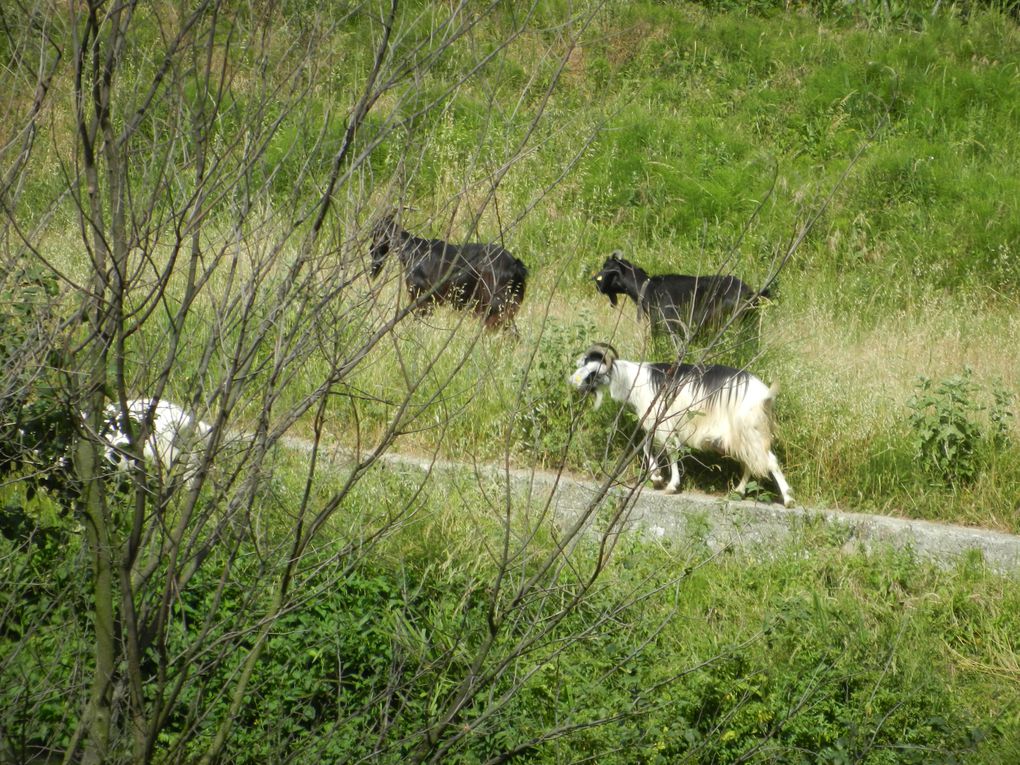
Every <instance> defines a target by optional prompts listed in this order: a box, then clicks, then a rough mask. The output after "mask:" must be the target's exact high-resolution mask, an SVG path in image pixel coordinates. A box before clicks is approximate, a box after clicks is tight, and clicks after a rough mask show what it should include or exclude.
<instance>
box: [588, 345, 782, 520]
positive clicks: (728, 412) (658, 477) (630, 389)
mask: <svg viewBox="0 0 1020 765" xmlns="http://www.w3.org/2000/svg"><path fill="white" fill-rule="evenodd" d="M570 382H571V384H572V385H573V386H574V387H575V388H577V389H578V390H579V391H581V392H582V393H594V394H595V406H596V407H598V406H599V405H600V404H601V403H602V396H603V391H604V390H605V389H606V388H608V389H609V395H610V396H612V398H613V400H614V401H620V402H623V403H626V404H628V405H630V407H631V408H632V409H634V411H635V413H636V414H637V416H638V418H639V422H640V424H641V427H642V428H643V429H644V431H645V432H646V434H647V437H646V438H645V443H644V454H645V459H646V460H647V461H648V465H649V468H651V470H652V475H651V477H652V483H653V484H654V485H655V487H656V488H662V484H663V478H662V474H661V473H660V472H659V467H658V464H657V462H656V460H655V458H654V456H653V454H652V442H653V441H654V442H655V443H656V444H658V445H660V446H662V447H663V448H664V449H665V451H666V453H667V456H669V449H670V448H671V447H672V448H675V449H679V448H680V447H683V446H688V447H690V448H692V449H698V450H702V451H711V452H716V453H718V454H722V455H725V456H728V457H732V458H733V459H735V460H737V461H738V462H739V463H740V464H741V466H742V467H743V470H744V472H743V475H742V476H741V479H740V483H739V484H738V486H737V489H736V490H737V492H739V493H740V494H744V493H745V491H746V489H747V482H748V479H750V478H751V476H755V477H756V478H760V477H764V476H765V475H767V474H769V473H771V474H772V477H773V478H774V479H775V481H776V484H777V485H778V487H779V492H780V494H782V497H783V504H784V505H785V506H786V507H792V506H793V494H792V493H791V491H790V485H789V484H788V483H787V482H786V478H785V477H784V476H783V471H782V470H781V469H780V467H779V460H777V459H776V455H775V454H774V453H773V452H772V423H771V417H770V415H771V410H772V402H773V400H774V399H775V397H776V393H777V392H778V391H777V388H776V387H775V386H773V387H771V388H770V387H768V386H766V385H765V383H763V382H762V381H761V380H759V379H758V378H757V377H755V376H754V375H753V374H751V373H750V372H746V371H742V370H739V369H733V368H731V367H724V366H719V365H711V366H704V367H699V366H693V365H691V364H652V363H647V362H643V363H638V362H634V361H623V360H621V359H619V358H617V354H616V350H615V349H614V348H613V347H612V346H611V345H608V344H606V343H596V344H595V345H593V346H592V347H591V348H589V349H588V351H587V353H585V354H584V355H583V356H581V358H580V359H578V361H577V371H576V372H574V374H573V375H572V376H571V378H570ZM666 488H667V490H668V491H672V492H675V491H679V489H680V471H679V469H678V467H677V461H676V459H670V479H669V485H668V486H667V487H666Z"/></svg>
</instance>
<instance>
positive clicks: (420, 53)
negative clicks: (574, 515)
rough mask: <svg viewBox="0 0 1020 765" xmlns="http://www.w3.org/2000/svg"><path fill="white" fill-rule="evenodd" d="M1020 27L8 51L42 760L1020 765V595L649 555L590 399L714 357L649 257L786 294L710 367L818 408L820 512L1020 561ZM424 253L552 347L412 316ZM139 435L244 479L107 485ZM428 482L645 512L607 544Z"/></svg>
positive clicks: (299, 34) (17, 527) (789, 459)
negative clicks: (963, 541)
mask: <svg viewBox="0 0 1020 765" xmlns="http://www.w3.org/2000/svg"><path fill="white" fill-rule="evenodd" d="M1017 15H1018V6H1017V4H1016V3H1014V2H1006V1H1003V2H984V3H983V2H966V3H944V2H920V1H919V0H903V2H885V1H883V2H877V1H876V2H862V3H842V2H824V1H822V0H819V1H818V2H804V3H789V2H780V1H779V0H760V1H756V2H752V3H735V2H726V1H724V0H720V1H718V2H717V1H712V2H708V1H706V2H702V3H690V4H672V3H666V4H662V3H655V2H650V1H649V2H632V3H626V4H599V3H592V4H587V3H572V2H559V1H554V2H535V3H534V4H533V5H530V6H522V5H520V4H518V3H494V4H492V5H491V6H489V5H484V4H483V5H477V4H474V3H465V4H456V3H455V4H453V5H450V4H435V3H428V2H407V3H398V2H394V3H376V2H367V3H347V4H342V3H341V4H338V3H301V4H293V3H289V2H284V3H277V4H268V5H265V6H259V5H258V4H256V5H248V4H244V3H239V2H235V1H234V0H221V1H220V2H216V1H215V0H206V1H204V2H199V3H186V4H179V5H178V4H174V3H172V2H164V1H163V0H159V1H158V2H155V3H148V4H146V3H132V2H128V3H124V4H120V5H116V6H112V5H109V4H107V3H104V2H101V0H87V1H86V2H83V3H81V4H79V5H77V6H75V7H74V8H55V7H53V6H52V4H47V3H39V4H38V5H37V6H33V5H31V4H30V3H24V4H22V5H21V7H20V13H19V14H18V15H17V16H13V15H11V14H7V13H4V14H0V29H2V32H3V33H2V34H0V52H2V55H3V57H4V62H5V67H4V75H3V77H4V78H5V80H6V82H5V92H6V93H8V94H9V97H8V102H7V104H6V106H5V119H4V120H3V122H2V123H0V124H2V126H3V127H0V157H2V164H0V203H2V224H0V225H2V229H0V230H2V233H3V236H2V238H0V259H2V260H0V482H2V483H0V531H2V537H0V581H2V586H0V593H2V595H0V762H7V761H10V762H32V761H41V760H44V759H62V760H64V761H66V762H78V761H81V762H86V763H95V762H137V763H142V762H152V761H155V762H199V763H214V762H239V763H240V762H272V761H285V760H286V761H295V762H304V761H308V762H312V761H322V760H344V761H371V762H375V761H379V762H390V761H398V760H399V761H401V762H404V761H407V762H426V761H428V762H464V763H475V762H507V761H511V760H515V759H516V760H520V761H528V762H533V761H534V762H564V761H569V762H574V761H585V760H593V761H598V762H606V763H609V762H685V761H686V762H704V763H738V762H777V763H779V762H782V763H786V762H800V761H802V762H829V763H848V762H855V763H856V762H860V763H894V762H895V763H900V762H926V763H927V762H947V763H948V762H960V761H967V762H980V763H1003V764H1004V763H1009V762H1014V761H1016V760H1017V759H1018V757H1020V705H1018V702H1017V699H1016V693H1015V687H1016V683H1017V680H1018V665H1017V658H1016V646H1015V635H1017V634H1020V629H1018V628H1020V624H1018V616H1017V615H1018V614H1020V608H1018V606H1020V603H1018V602H1017V597H1018V596H1017V588H1016V586H1015V585H1016V582H1015V579H1011V578H1008V577H1001V576H1000V575H998V574H996V573H994V572H991V571H988V570H986V569H985V568H984V567H983V565H982V563H981V561H980V560H979V559H977V558H975V559H971V560H968V561H966V562H964V563H962V564H960V565H958V566H957V567H955V568H948V569H943V568H938V567H933V566H931V565H928V564H924V563H922V562H919V561H916V560H914V559H912V558H911V556H910V555H909V554H908V553H891V552H888V551H872V552H862V551H854V550H852V549H850V546H849V545H848V544H847V542H848V541H849V540H848V539H846V538H845V537H844V536H843V535H841V534H840V533H833V532H831V531H829V532H826V531H823V530H819V529H814V528H812V527H811V525H810V524H806V525H805V528H804V529H802V532H803V533H802V535H801V537H802V538H800V539H798V541H797V543H796V545H793V546H791V547H789V548H788V549H772V550H760V551H758V552H759V555H756V556H752V557H750V558H749V557H745V556H743V555H734V554H731V553H730V552H728V551H722V552H720V551H715V550H712V549H711V548H710V547H709V546H708V544H707V543H706V541H705V540H703V539H699V538H697V535H693V536H692V537H691V538H687V539H678V540H669V541H666V542H659V541H654V540H653V541H649V540H641V539H637V538H635V537H634V536H632V535H629V534H626V533H622V534H621V531H622V530H623V529H624V525H623V522H624V520H625V516H626V512H627V509H628V503H627V502H626V501H620V500H618V499H614V498H613V497H612V495H610V494H609V491H608V490H609V488H610V486H612V485H613V484H614V483H617V482H620V481H624V482H629V483H639V482H640V480H641V479H642V478H643V477H644V476H643V475H642V473H641V471H640V469H639V467H638V466H637V465H636V464H635V461H634V460H633V459H632V458H633V456H634V451H635V446H636V445H635V444H634V443H633V433H634V426H635V423H634V421H633V419H631V418H628V417H626V416H624V415H623V414H622V413H621V412H620V411H619V410H615V409H614V408H613V407H612V406H608V405H604V406H603V407H602V408H601V409H599V410H598V411H592V410H591V409H590V407H589V406H588V405H587V404H586V402H583V401H580V400H576V399H573V398H572V397H571V396H570V395H569V391H568V388H567V386H566V383H565V380H566V377H567V375H568V374H569V372H570V371H571V370H572V368H573V362H574V359H575V358H576V357H577V355H578V354H579V353H580V352H581V351H582V350H583V349H584V348H585V347H586V346H587V345H588V344H589V343H590V342H593V341H596V340H599V341H609V342H612V343H613V344H614V345H616V347H617V348H618V349H619V350H620V352H621V356H622V357H624V358H649V357H657V358H658V357H665V356H666V355H668V354H671V353H672V352H673V350H672V349H671V348H668V347H664V346H663V345H662V344H661V343H657V342H656V340H655V339H654V338H651V337H649V336H648V332H647V328H646V327H645V326H644V325H643V324H642V323H641V322H639V321H638V320H637V319H636V317H635V316H634V312H633V309H632V307H631V306H629V305H627V306H623V307H622V308H616V309H613V308H612V307H611V306H610V305H609V304H608V301H606V300H605V299H604V298H603V299H599V298H601V297H602V296H599V295H598V294H597V293H596V292H595V290H594V289H593V288H592V286H591V284H590V283H589V280H590V275H591V273H592V271H593V270H595V269H596V268H597V267H598V265H599V264H600V263H601V262H602V261H603V259H604V258H605V256H606V255H607V254H608V253H609V252H611V251H612V250H614V249H622V250H623V251H624V252H625V254H626V255H627V257H628V258H630V259H632V260H634V261H635V262H637V263H640V264H641V265H642V266H643V267H645V268H646V269H647V270H649V271H650V272H653V273H655V272H667V271H673V272H683V273H698V272H701V273H706V272H714V271H717V270H721V271H727V272H732V273H735V274H737V275H739V276H740V277H741V278H742V279H744V280H745V281H747V282H748V283H749V284H751V285H753V286H759V285H764V284H765V283H770V287H771V291H772V294H773V301H772V302H771V303H770V304H769V305H767V306H765V308H764V311H763V317H762V321H761V325H760V328H759V329H760V332H759V338H758V340H757V343H756V344H755V345H753V347H751V346H748V345H742V344H741V342H742V340H744V339H745V338H744V337H743V336H742V337H740V338H737V337H734V336H732V335H731V334H728V333H723V334H722V335H721V336H719V337H717V338H714V339H712V340H711V341H710V342H706V343H704V344H701V345H698V346H697V347H693V346H692V347H690V348H688V349H686V351H687V358H688V359H692V360H710V361H716V360H719V361H723V362H728V363H741V364H742V363H747V364H748V365H749V367H750V368H751V369H753V371H754V372H755V373H756V374H757V375H758V376H760V377H762V378H763V379H764V380H766V381H768V382H771V381H773V380H774V381H777V382H779V383H781V386H782V391H783V392H782V395H781V396H780V398H779V406H778V411H777V419H778V421H779V432H780V439H781V444H780V449H781V453H780V460H781V462H782V464H783V465H784V469H785V470H786V473H787V476H788V478H789V479H790V482H791V484H792V485H793V487H794V490H795V492H796V495H797V497H798V499H800V500H801V501H802V502H804V503H805V504H807V505H839V506H849V507H852V508H854V509H858V510H873V511H878V512H886V513H892V514H901V515H906V516H909V517H918V518H928V519H934V520H940V521H947V522H956V523H966V524H972V525H979V526H984V527H989V528H995V529H999V530H1006V531H1011V532H1014V533H1016V532H1020V513H1018V510H1020V504H1018V502H1020V496H1018V494H1017V488H1016V487H1017V486H1020V430H1018V424H1017V418H1016V416H1015V412H1016V406H1017V404H1016V396H1015V392H1016V391H1017V390H1020V311H1018V310H1017V308H1018V305H1017V303H1018V301H1017V298H1016V297H1015V296H1016V294H1017V292H1018V288H1020V261H1018V258H1020V251H1018V247H1020V187H1018V184H1020V143H1018V139H1017V138H1016V136H1020V112H1018V110H1017V109H1016V107H1015V101H1016V98H1015V94H1016V93H1017V92H1020V64H1018V62H1020V26H1018V21H1017ZM393 208H399V209H400V215H401V220H402V224H403V225H404V226H405V227H406V228H408V229H409V230H411V231H413V232H415V233H420V234H422V235H427V236H438V237H443V238H448V239H451V240H462V239H469V238H470V239H483V240H498V241H500V242H501V243H503V244H504V245H505V246H506V247H507V248H508V249H509V250H510V251H511V252H513V253H514V254H515V255H517V256H519V257H521V258H522V259H523V260H524V261H525V262H526V263H527V264H528V266H529V268H530V278H529V283H528V291H527V296H526V299H525V302H524V306H523V308H522V311H521V313H520V314H519V316H518V321H517V325H518V326H517V330H518V333H517V336H516V337H513V336H511V335H509V334H506V335H503V334H485V333H483V332H482V331H481V328H480V327H478V326H477V325H476V322H474V320H473V319H472V318H471V317H469V316H465V315H463V314H457V313H454V312H451V311H449V310H446V309H441V310H438V311H436V312H434V313H433V314H431V315H429V316H425V317H420V316H417V315H415V313H414V312H413V311H412V307H411V306H409V305H408V302H407V299H406V297H405V295H404V293H403V288H402V284H401V275H400V274H399V273H398V272H397V269H396V267H395V266H394V265H393V264H390V265H389V266H388V267H387V269H386V271H385V278H384V279H380V280H379V281H378V282H374V281H372V280H370V279H369V278H368V274H367V265H368V262H367V261H368V258H367V246H368V237H369V232H370V230H371V228H372V226H373V224H374V223H375V221H376V220H377V219H378V217H379V215H380V214H382V213H383V212H388V211H390V210H391V209H393ZM137 396H157V397H163V398H166V399H169V400H173V401H178V402H180V403H182V404H185V405H187V406H188V408H190V409H192V410H194V411H195V412H196V413H197V414H198V415H199V416H200V417H202V418H203V419H204V420H206V421H208V422H209V423H210V424H211V425H212V429H211V436H210V437H209V439H208V441H207V442H206V444H205V449H204V451H203V456H202V458H201V460H199V461H198V462H197V463H196V464H195V465H189V466H188V467H189V470H190V471H191V475H196V477H195V478H190V477H189V478H188V479H187V480H185V478H184V477H183V475H182V474H183V472H184V471H183V470H181V469H179V468H181V467H182V466H177V469H174V470H171V471H169V472H168V473H166V474H157V473H156V472H154V471H153V470H152V467H151V466H147V465H146V464H145V461H144V460H143V458H142V451H141V445H142V444H143V443H144V442H145V438H146V437H147V435H148V430H149V429H150V428H151V423H144V422H142V423H136V425H137V426H138V430H137V431H135V432H133V433H132V438H131V446H130V447H128V448H127V449H126V450H125V455H123V456H125V457H126V459H125V462H126V463H129V464H131V466H132V467H131V468H130V470H128V471H126V472H125V474H123V475H120V476H118V477H117V479H116V480H114V479H113V478H112V477H111V476H109V475H108V471H105V470H104V467H103V466H104V459H105V454H106V448H107V447H106V445H105V443H104V441H103V439H102V437H101V435H100V434H101V433H102V431H103V428H104V427H105V426H106V425H108V424H109V423H108V420H109V419H110V418H109V415H108V413H107V409H106V407H107V406H108V405H109V404H110V402H113V404H114V405H116V406H119V407H120V408H121V410H125V409H126V402H127V400H128V399H130V398H133V397H137ZM294 436H297V437H298V438H297V439H295V438H293V437H294ZM390 450H398V451H401V452H405V453H410V454H418V455H426V457H431V456H434V455H440V456H442V457H446V458H453V459H459V460H463V461H467V462H470V461H472V460H477V461H479V462H493V463H496V464H502V465H505V466H507V467H509V466H510V465H511V464H513V465H520V466H524V467H527V468H531V469H539V468H542V469H551V470H555V471H568V472H576V473H580V474H582V475H586V476H587V477H589V478H591V479H594V480H595V481H596V482H597V483H599V484H600V486H601V488H600V490H599V491H598V492H597V493H596V494H595V495H594V497H593V498H592V499H591V501H590V503H589V505H588V506H587V507H586V508H585V509H584V511H583V512H582V514H581V521H582V522H581V523H579V524H578V525H576V526H568V527H564V526H563V525H562V524H561V523H560V522H558V521H557V519H556V517H555V513H554V512H553V510H554V509H553V508H552V507H550V506H549V504H548V501H547V500H548V497H547V496H543V495H542V494H541V492H534V493H532V494H530V495H528V496H520V495H519V494H517V493H515V492H514V491H513V490H512V488H511V487H510V485H509V483H508V482H506V481H502V480H496V479H492V478H491V477H486V476H488V475H489V474H487V473H483V472H478V473H476V472H474V471H471V470H464V471H462V472H459V473H455V474H450V475H447V474H444V475H443V476H442V477H439V476H437V475H434V474H432V473H429V474H428V475H427V476H426V477H425V478H422V475H421V473H420V472H417V471H411V472H409V473H407V474H403V473H400V472H398V471H395V470H394V469H392V468H385V467H384V465H383V463H382V457H383V455H385V453H386V452H387V451H390ZM719 467H720V466H718V465H715V466H709V467H708V468H707V469H706V468H705V467H704V466H699V465H696V464H691V465H689V466H688V468H689V469H688V474H689V475H691V476H693V479H694V480H695V481H696V482H697V483H698V485H699V486H703V487H706V488H710V489H711V490H713V491H716V492H719V493H722V492H724V491H725V490H726V487H727V485H728V484H729V483H730V482H731V480H732V478H733V475H732V472H731V467H730V466H727V465H723V466H722V467H721V470H720V469H719ZM766 488H767V487H766Z"/></svg>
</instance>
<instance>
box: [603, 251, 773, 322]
mask: <svg viewBox="0 0 1020 765" xmlns="http://www.w3.org/2000/svg"><path fill="white" fill-rule="evenodd" d="M622 254H623V253H621V252H620V251H619V250H617V251H616V252H614V253H613V254H612V255H610V256H609V257H608V258H607V259H606V262H605V263H603V264H602V270H601V271H599V272H598V273H597V274H595V276H594V277H593V279H594V281H595V288H596V289H597V290H598V291H599V292H601V293H602V294H603V295H606V296H608V297H609V302H610V303H612V304H613V305H614V306H615V305H616V298H617V295H620V294H624V295H627V296H628V297H630V299H631V300H633V301H634V303H635V304H636V305H637V309H638V318H642V317H644V316H647V317H649V320H650V322H651V325H652V330H653V332H654V331H656V330H658V329H659V328H660V327H663V326H664V327H665V328H666V330H667V331H668V332H669V333H670V334H671V335H673V336H674V337H677V338H678V339H680V340H681V341H682V342H687V341H689V340H691V339H692V338H694V337H696V336H697V335H698V334H699V333H700V332H701V331H702V330H703V329H706V328H718V327H723V326H725V325H726V324H727V322H729V321H731V320H736V319H737V318H738V317H744V316H746V315H747V314H748V313H749V312H750V311H751V310H752V309H753V308H755V307H756V306H758V305H759V304H760V303H761V302H762V301H763V300H764V299H766V298H768V297H769V291H768V289H762V290H758V291H755V290H754V289H752V288H751V287H749V286H748V285H747V284H745V283H744V282H742V281H740V279H738V278H737V277H735V276H727V275H715V276H684V275H682V274H661V275H659V276H649V275H648V273H647V272H645V271H644V269H642V268H640V267H638V266H635V265H634V264H633V263H630V262H629V261H627V260H624V259H623V258H622V257H621V255H622Z"/></svg>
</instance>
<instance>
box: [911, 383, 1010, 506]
mask: <svg viewBox="0 0 1020 765" xmlns="http://www.w3.org/2000/svg"><path fill="white" fill-rule="evenodd" d="M916 390H917V393H916V394H915V395H914V396H913V397H912V398H911V399H910V401H908V402H907V406H908V407H909V408H910V415H909V423H910V428H911V432H912V444H913V449H914V455H915V457H916V458H917V460H918V463H919V464H920V466H921V468H922V469H923V470H924V471H925V472H926V473H927V474H928V475H929V476H930V477H931V478H933V479H935V480H937V481H939V482H941V483H944V484H946V485H949V486H962V485H967V484H970V483H973V481H974V480H976V479H977V477H978V475H979V474H980V472H981V470H982V468H983V460H984V458H985V455H986V454H987V452H988V450H989V449H1002V448H1004V447H1005V446H1006V445H1007V442H1008V440H1009V422H1010V420H1011V419H1012V417H1013V412H1012V410H1011V406H1012V402H1013V396H1012V394H1010V393H1008V392H1007V391H1004V390H1001V389H998V388H996V389H994V390H993V392H992V397H993V403H992V405H991V407H990V408H989V407H987V406H985V405H984V404H982V403H981V401H980V399H981V398H982V397H984V396H985V390H984V388H983V386H981V385H979V384H978V383H976V382H975V381H974V380H973V373H972V371H971V369H970V368H969V367H967V368H965V369H964V370H963V372H962V373H961V374H959V375H954V376H952V377H948V378H946V379H944V380H941V381H939V382H938V383H937V384H936V383H934V382H933V381H932V380H931V379H930V378H928V377H921V378H920V379H919V381H918V384H917V389H916ZM985 411H988V417H987V422H986V421H985V420H983V419H982V418H981V413H982V412H985Z"/></svg>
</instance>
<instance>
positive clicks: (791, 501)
mask: <svg viewBox="0 0 1020 765" xmlns="http://www.w3.org/2000/svg"><path fill="white" fill-rule="evenodd" d="M783 506H784V507H796V506H797V501H796V500H795V499H794V498H793V497H787V498H786V501H785V502H783Z"/></svg>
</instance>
